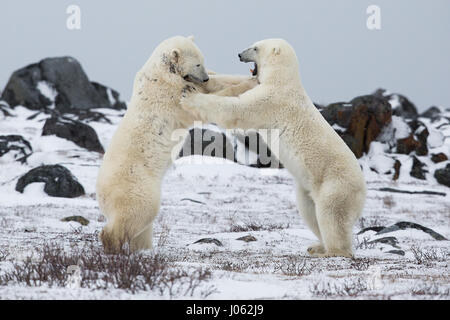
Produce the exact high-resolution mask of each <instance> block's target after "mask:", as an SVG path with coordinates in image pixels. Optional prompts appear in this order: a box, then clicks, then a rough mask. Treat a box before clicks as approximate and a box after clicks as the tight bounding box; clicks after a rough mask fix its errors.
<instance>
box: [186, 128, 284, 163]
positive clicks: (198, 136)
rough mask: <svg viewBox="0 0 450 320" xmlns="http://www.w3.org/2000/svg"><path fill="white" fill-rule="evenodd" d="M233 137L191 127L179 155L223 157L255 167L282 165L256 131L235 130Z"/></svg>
mask: <svg viewBox="0 0 450 320" xmlns="http://www.w3.org/2000/svg"><path fill="white" fill-rule="evenodd" d="M233 137H234V138H235V139H233V141H230V139H229V138H228V137H227V135H225V134H224V133H223V132H219V131H215V130H210V129H201V128H193V129H191V130H190V131H189V135H188V136H187V137H186V140H185V141H184V144H183V147H182V148H181V150H180V153H179V157H186V156H190V155H202V156H210V157H219V158H225V159H228V160H230V161H234V162H237V163H240V164H243V165H248V166H251V167H256V168H281V167H282V165H281V164H280V163H279V160H278V159H277V158H276V157H275V155H273V154H272V152H271V150H270V148H269V147H268V146H267V145H266V143H265V142H264V140H263V139H262V137H261V136H260V135H259V134H258V133H257V132H256V131H248V132H246V133H245V134H243V133H240V131H235V132H234V134H233ZM250 140H252V143H250ZM254 142H255V143H254ZM241 147H242V149H245V150H243V151H244V152H239V151H241ZM244 153H245V154H244ZM249 154H252V155H254V159H251V157H250V156H249Z"/></svg>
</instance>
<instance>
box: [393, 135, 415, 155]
mask: <svg viewBox="0 0 450 320" xmlns="http://www.w3.org/2000/svg"><path fill="white" fill-rule="evenodd" d="M419 147H420V142H419V141H417V140H416V139H415V138H414V134H412V133H411V134H410V135H409V137H407V138H404V139H398V140H397V153H401V154H410V153H411V152H413V151H415V150H416V149H417V148H419Z"/></svg>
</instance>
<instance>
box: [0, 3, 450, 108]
mask: <svg viewBox="0 0 450 320" xmlns="http://www.w3.org/2000/svg"><path fill="white" fill-rule="evenodd" d="M71 4H76V5H78V6H79V7H80V8H81V30H75V31H70V30H68V29H67V27H66V20H67V17H68V14H66V9H67V7H68V6H69V5H71ZM371 4H375V5H378V6H379V7H380V9H381V30H375V31H371V30H368V28H367V27H366V20H367V18H368V14H366V9H367V7H368V6H369V5H371ZM191 34H193V35H195V38H196V43H197V44H198V46H199V47H200V49H201V50H202V52H203V54H204V55H205V59H206V66H207V67H208V68H209V69H212V70H215V71H217V72H220V73H241V74H242V73H244V74H248V73H249V71H248V70H249V65H248V64H247V65H246V64H243V63H241V62H239V60H238V59H237V53H238V52H239V51H241V50H242V49H244V48H246V47H247V46H249V45H250V44H252V43H253V42H255V41H258V40H261V39H264V38H271V37H278V38H284V39H286V40H287V41H288V42H290V43H291V44H292V45H293V47H294V48H295V50H296V52H297V56H298V58H299V60H300V74H301V76H302V81H303V84H304V86H305V88H306V90H307V92H308V93H309V95H310V96H311V98H312V99H313V100H314V101H315V102H319V103H331V102H335V101H347V100H350V99H352V98H353V97H355V96H357V95H362V94H367V93H371V92H373V91H374V90H375V89H376V88H378V87H384V88H387V89H389V90H391V91H394V92H399V93H402V94H405V95H406V96H408V97H409V98H410V99H411V100H412V101H413V102H414V103H415V104H416V105H417V106H418V108H419V109H424V108H427V107H429V106H430V105H443V106H445V107H450V90H449V89H450V40H449V39H450V1H449V0H432V1H419V0H417V1H411V0H395V1H393V0H372V1H366V0H341V1H337V0H315V1H298V0H295V1H294V0H290V1H284V0H277V1H264V0H252V1H248V0H247V1H245V0H239V1H230V0H228V1H219V0H203V1H201V0H191V1H186V0H184V1H181V0H180V1H175V0H173V1H170V0H165V1H139V0H128V1H106V0H95V1H92V0H90V1H87V0H78V1H75V0H73V1H65V0H58V1H54V0H40V1H34V0H28V1H25V0H1V2H0V43H1V47H0V48H1V49H0V88H1V89H0V90H2V89H3V88H4V86H5V85H6V82H7V80H8V78H9V76H10V75H11V73H12V72H13V71H14V70H16V69H18V68H20V67H23V66H25V65H27V64H30V63H33V62H36V61H39V60H41V59H43V58H45V57H50V56H61V55H71V56H73V57H75V58H77V59H78V60H79V61H80V62H81V64H82V65H83V67H84V69H85V71H86V72H87V74H88V76H89V78H90V79H91V80H93V81H98V82H100V83H103V84H105V85H108V86H110V87H112V88H114V89H116V90H118V91H119V92H120V93H121V95H122V97H123V98H124V99H127V100H128V99H129V97H130V95H131V89H132V84H133V79H134V75H135V73H136V72H137V70H139V68H140V67H141V66H142V65H143V64H144V63H145V61H146V60H147V58H148V57H149V56H150V54H151V53H152V51H153V49H154V48H155V47H156V46H157V45H158V44H159V43H160V42H161V41H162V40H164V39H166V38H168V37H171V36H174V35H186V36H187V35H191Z"/></svg>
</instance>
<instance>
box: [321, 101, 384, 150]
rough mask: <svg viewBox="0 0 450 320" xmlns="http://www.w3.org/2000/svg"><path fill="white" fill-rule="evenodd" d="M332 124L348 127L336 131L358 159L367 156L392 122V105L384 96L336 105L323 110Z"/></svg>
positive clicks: (324, 115) (323, 113) (325, 116)
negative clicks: (376, 140) (375, 141)
mask: <svg viewBox="0 0 450 320" xmlns="http://www.w3.org/2000/svg"><path fill="white" fill-rule="evenodd" d="M321 113H322V115H323V117H324V118H325V119H326V120H327V121H328V123H329V124H330V125H334V124H337V125H339V126H340V127H342V128H345V131H344V132H340V131H337V132H338V134H339V135H340V136H341V138H342V139H343V140H344V142H345V143H346V144H347V145H348V146H349V147H350V149H351V150H352V151H353V153H354V154H355V155H356V157H357V158H360V157H361V156H362V155H363V154H364V153H367V152H368V150H369V148H370V143H371V142H372V141H374V140H375V139H376V138H377V137H378V135H379V134H380V133H381V130H382V129H383V127H384V126H386V125H387V124H389V123H390V122H391V115H392V110H391V105H390V104H389V102H388V100H387V99H386V98H384V97H380V96H376V95H366V96H360V97H356V98H354V99H353V100H351V101H350V102H349V103H343V102H339V103H333V104H330V105H328V106H327V107H326V108H323V109H322V110H321Z"/></svg>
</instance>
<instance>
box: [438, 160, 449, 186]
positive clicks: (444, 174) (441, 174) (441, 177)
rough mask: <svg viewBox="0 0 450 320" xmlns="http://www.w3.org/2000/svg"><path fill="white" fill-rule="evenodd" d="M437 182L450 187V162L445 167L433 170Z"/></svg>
mask: <svg viewBox="0 0 450 320" xmlns="http://www.w3.org/2000/svg"><path fill="white" fill-rule="evenodd" d="M434 177H435V178H436V180H437V182H439V183H440V184H443V185H444V186H447V187H449V188H450V163H449V164H447V166H446V167H445V168H442V169H437V170H436V171H435V172H434Z"/></svg>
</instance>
